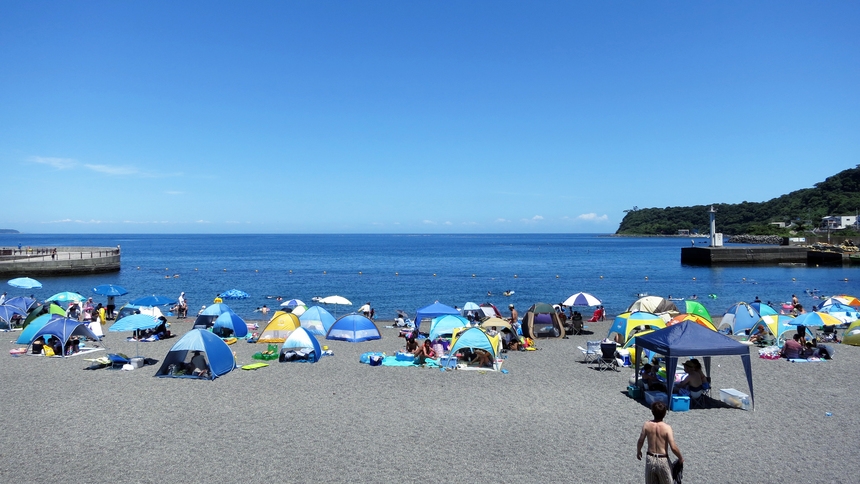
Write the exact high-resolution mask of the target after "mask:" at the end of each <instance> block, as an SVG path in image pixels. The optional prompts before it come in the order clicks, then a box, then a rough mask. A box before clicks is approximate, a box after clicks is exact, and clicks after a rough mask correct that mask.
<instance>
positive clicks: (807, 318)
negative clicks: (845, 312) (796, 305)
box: [789, 312, 842, 328]
mask: <svg viewBox="0 0 860 484" xmlns="http://www.w3.org/2000/svg"><path fill="white" fill-rule="evenodd" d="M789 324H793V325H794V326H800V325H803V326H807V327H810V328H819V327H821V326H838V325H840V324H842V321H840V320H838V319H836V318H835V317H833V316H831V315H829V314H827V313H821V312H813V313H804V314H801V315H800V316H798V317H796V318H794V319H792V320H791V322H790V323H789Z"/></svg>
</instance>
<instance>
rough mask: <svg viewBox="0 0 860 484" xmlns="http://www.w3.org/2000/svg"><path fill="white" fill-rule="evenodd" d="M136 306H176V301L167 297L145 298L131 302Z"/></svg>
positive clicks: (154, 296)
mask: <svg viewBox="0 0 860 484" xmlns="http://www.w3.org/2000/svg"><path fill="white" fill-rule="evenodd" d="M131 303H132V304H134V305H135V306H166V305H168V304H176V299H174V298H172V297H167V296H156V295H155V294H153V295H152V296H143V297H139V298H137V299H135V300H134V301H132V302H131Z"/></svg>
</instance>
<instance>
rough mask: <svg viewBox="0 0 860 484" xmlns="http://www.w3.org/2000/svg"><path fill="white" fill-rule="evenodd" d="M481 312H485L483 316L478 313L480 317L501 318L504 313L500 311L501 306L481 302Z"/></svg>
mask: <svg viewBox="0 0 860 484" xmlns="http://www.w3.org/2000/svg"><path fill="white" fill-rule="evenodd" d="M481 312H482V313H484V314H483V316H482V315H480V314H479V315H478V316H479V317H486V318H501V317H502V313H501V312H499V308H497V307H496V306H495V305H493V304H492V303H483V304H481Z"/></svg>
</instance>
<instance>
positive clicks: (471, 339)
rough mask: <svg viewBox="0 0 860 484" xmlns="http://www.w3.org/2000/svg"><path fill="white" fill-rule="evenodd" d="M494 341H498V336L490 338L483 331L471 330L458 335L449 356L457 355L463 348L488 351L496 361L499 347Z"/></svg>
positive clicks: (478, 329)
mask: <svg viewBox="0 0 860 484" xmlns="http://www.w3.org/2000/svg"><path fill="white" fill-rule="evenodd" d="M494 339H495V340H496V341H498V336H496V337H494V338H490V337H489V336H488V335H487V333H485V332H483V331H481V329H480V328H469V329H467V330H465V331H463V332H461V333H460V334H459V335H457V339H456V340H454V345H453V346H451V349H450V350H448V354H451V355H454V354H457V350H460V349H462V348H475V349H480V350H486V351H487V352H488V353H490V356H492V357H493V360H494V361H495V359H496V353H497V346H496V344H494V343H493V340H494Z"/></svg>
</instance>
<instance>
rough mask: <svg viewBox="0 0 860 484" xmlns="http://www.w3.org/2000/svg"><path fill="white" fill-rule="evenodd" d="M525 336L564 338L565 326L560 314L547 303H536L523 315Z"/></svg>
mask: <svg viewBox="0 0 860 484" xmlns="http://www.w3.org/2000/svg"><path fill="white" fill-rule="evenodd" d="M522 331H523V336H527V337H529V338H532V339H534V338H564V335H565V331H564V325H562V324H561V320H560V319H559V318H558V313H556V312H555V309H554V308H553V307H552V306H550V305H549V304H547V303H535V304H533V305H532V307H530V308H529V309H528V311H526V313H525V315H523V323H522Z"/></svg>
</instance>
